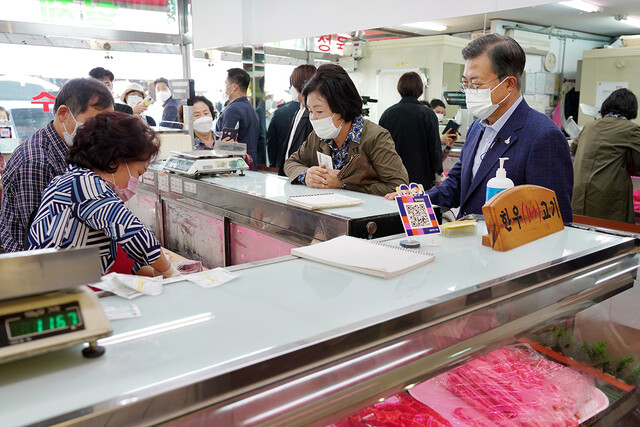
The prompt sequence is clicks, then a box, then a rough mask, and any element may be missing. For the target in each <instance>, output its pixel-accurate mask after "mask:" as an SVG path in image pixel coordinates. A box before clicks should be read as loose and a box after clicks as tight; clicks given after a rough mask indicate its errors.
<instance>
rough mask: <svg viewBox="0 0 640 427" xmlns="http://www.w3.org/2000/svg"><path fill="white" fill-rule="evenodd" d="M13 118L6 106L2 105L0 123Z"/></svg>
mask: <svg viewBox="0 0 640 427" xmlns="http://www.w3.org/2000/svg"><path fill="white" fill-rule="evenodd" d="M9 120H11V116H10V115H9V112H8V111H7V109H6V108H4V107H0V123H3V122H4V123H8V122H9Z"/></svg>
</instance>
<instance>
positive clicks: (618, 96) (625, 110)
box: [600, 88, 638, 120]
mask: <svg viewBox="0 0 640 427" xmlns="http://www.w3.org/2000/svg"><path fill="white" fill-rule="evenodd" d="M600 114H602V116H603V117H604V116H606V115H607V114H620V115H622V116H624V117H626V118H627V119H629V120H633V119H635V118H636V117H638V98H636V96H635V95H634V94H633V92H631V91H630V90H629V89H624V88H623V89H617V90H614V91H613V92H611V95H609V96H608V97H607V99H605V100H604V102H603V103H602V107H600Z"/></svg>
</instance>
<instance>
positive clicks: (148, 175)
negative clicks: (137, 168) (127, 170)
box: [142, 171, 156, 187]
mask: <svg viewBox="0 0 640 427" xmlns="http://www.w3.org/2000/svg"><path fill="white" fill-rule="evenodd" d="M142 182H143V183H145V184H147V185H150V186H152V187H153V186H155V185H156V182H155V174H154V173H153V172H151V171H147V172H145V173H144V174H143V175H142Z"/></svg>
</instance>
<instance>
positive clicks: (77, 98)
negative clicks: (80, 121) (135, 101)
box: [53, 78, 113, 117]
mask: <svg viewBox="0 0 640 427" xmlns="http://www.w3.org/2000/svg"><path fill="white" fill-rule="evenodd" d="M61 105H66V106H67V108H68V109H69V110H70V111H71V114H73V115H74V116H75V117H77V116H78V114H81V113H84V112H85V111H87V109H88V108H89V107H93V108H96V109H98V110H104V109H106V108H109V107H113V95H111V92H110V91H109V89H108V88H107V86H105V85H104V83H102V82H101V81H100V80H96V79H93V78H91V79H89V78H79V79H71V80H69V81H68V82H66V83H65V84H64V85H63V86H62V89H60V92H58V96H56V101H55V103H54V104H53V112H54V113H55V112H56V111H58V108H59V107H60V106H61Z"/></svg>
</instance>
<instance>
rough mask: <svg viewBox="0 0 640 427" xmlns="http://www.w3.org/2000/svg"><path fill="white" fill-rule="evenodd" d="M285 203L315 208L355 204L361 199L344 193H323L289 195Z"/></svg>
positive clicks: (360, 201) (359, 202)
mask: <svg viewBox="0 0 640 427" xmlns="http://www.w3.org/2000/svg"><path fill="white" fill-rule="evenodd" d="M287 203H288V204H290V205H295V206H300V207H303V208H307V209H312V210H316V209H328V208H342V207H346V206H356V205H360V204H362V200H361V199H357V198H355V197H350V196H345V195H344V194H338V193H324V194H306V195H301V196H290V197H289V198H287Z"/></svg>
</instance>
